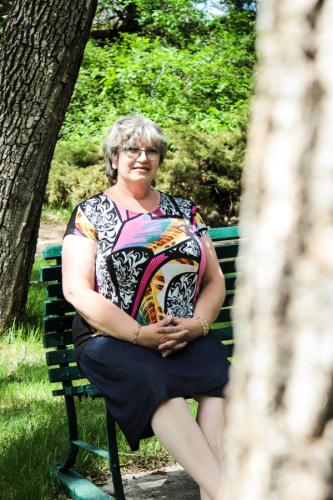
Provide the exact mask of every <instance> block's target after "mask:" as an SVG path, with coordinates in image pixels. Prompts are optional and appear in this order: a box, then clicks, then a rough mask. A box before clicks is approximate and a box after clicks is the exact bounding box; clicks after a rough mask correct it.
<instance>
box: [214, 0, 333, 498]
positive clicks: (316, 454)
mask: <svg viewBox="0 0 333 500" xmlns="http://www.w3.org/2000/svg"><path fill="white" fill-rule="evenodd" d="M332 20H333V2H332V0H323V1H321V2H317V1H316V0H310V1H306V0H304V1H298V2H297V3H290V2H280V1H279V0H274V1H270V2H264V3H263V5H262V11H261V13H260V16H259V24H258V26H259V35H260V36H259V40H258V47H259V48H260V54H261V63H260V67H259V76H258V84H257V97H256V99H255V104H254V108H253V119H252V125H251V129H250V140H249V152H248V161H247V166H246V170H245V191H244V197H243V200H242V209H241V223H242V228H243V232H244V234H245V236H246V241H245V242H244V245H243V248H242V251H241V257H245V258H244V259H243V260H240V261H239V268H240V270H241V272H242V273H243V277H242V279H241V281H240V283H239V295H238V298H239V300H238V304H237V306H238V308H237V313H236V315H237V316H236V317H237V325H238V327H237V333H238V344H237V349H236V358H237V361H236V362H235V364H234V367H233V373H232V375H233V376H232V379H231V386H230V400H229V405H228V407H227V427H226V429H225V436H224V444H223V446H224V448H225V450H226V454H225V465H226V480H227V482H226V484H225V485H224V495H223V498H225V499H228V500H229V499H237V500H243V499H244V500H245V499H246V500H249V499H255V500H272V499H277V498H278V499H283V500H295V499H302V500H328V499H332V491H333V474H332V464H333V446H332V443H333V432H332V431H333V386H332V381H333V349H332V326H331V325H332V322H333V293H332V283H333V231H332V220H333V150H332V144H331V142H332V141H331V131H332V127H333V112H332V111H333V107H332V102H333V85H332V82H333V72H332V65H331V64H329V61H331V60H332V56H333V34H332V28H331V26H332Z"/></svg>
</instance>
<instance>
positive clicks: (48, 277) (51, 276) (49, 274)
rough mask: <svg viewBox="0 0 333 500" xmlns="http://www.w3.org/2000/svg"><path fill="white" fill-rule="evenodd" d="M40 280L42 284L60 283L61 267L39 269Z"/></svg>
mask: <svg viewBox="0 0 333 500" xmlns="http://www.w3.org/2000/svg"><path fill="white" fill-rule="evenodd" d="M40 280H41V282H42V283H45V282H47V281H61V265H60V264H59V265H56V266H49V267H42V268H41V269H40Z"/></svg>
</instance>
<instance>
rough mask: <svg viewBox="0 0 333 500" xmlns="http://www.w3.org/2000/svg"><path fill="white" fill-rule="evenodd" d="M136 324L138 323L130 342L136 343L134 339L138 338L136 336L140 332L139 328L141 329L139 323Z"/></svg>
mask: <svg viewBox="0 0 333 500" xmlns="http://www.w3.org/2000/svg"><path fill="white" fill-rule="evenodd" d="M137 325H138V328H137V330H136V332H135V333H134V336H133V340H132V344H136V341H137V340H138V336H139V333H140V330H141V325H140V323H138V324H137Z"/></svg>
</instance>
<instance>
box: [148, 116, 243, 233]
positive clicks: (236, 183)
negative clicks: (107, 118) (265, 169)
mask: <svg viewBox="0 0 333 500" xmlns="http://www.w3.org/2000/svg"><path fill="white" fill-rule="evenodd" d="M169 138H170V149H171V151H170V154H169V157H168V158H167V160H166V161H165V163H164V164H163V165H162V167H161V169H160V172H159V174H158V179H157V186H158V187H159V188H160V189H161V190H162V191H165V192H168V193H172V194H175V195H179V196H185V197H186V198H188V199H191V200H192V201H194V202H195V203H196V204H197V205H198V207H199V209H200V211H201V213H202V215H203V218H204V220H205V221H206V223H207V224H209V225H210V226H213V227H214V226H222V225H226V224H232V223H235V222H236V219H237V214H238V208H239V196H240V179H241V173H242V164H243V159H244V152H245V141H244V135H243V134H242V133H240V132H239V133H238V134H230V133H219V134H214V135H213V134H207V133H202V132H198V131H197V130H195V129H194V128H189V127H181V126H180V127H177V128H176V129H174V130H172V131H170V134H169Z"/></svg>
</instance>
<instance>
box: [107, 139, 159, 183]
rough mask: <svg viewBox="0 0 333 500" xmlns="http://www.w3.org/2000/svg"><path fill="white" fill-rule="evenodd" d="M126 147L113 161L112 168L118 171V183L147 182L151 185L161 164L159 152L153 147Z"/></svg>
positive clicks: (138, 145) (142, 145) (143, 145)
mask: <svg viewBox="0 0 333 500" xmlns="http://www.w3.org/2000/svg"><path fill="white" fill-rule="evenodd" d="M132 146H133V145H132V144H131V145H130V146H128V145H124V146H123V147H122V148H121V149H120V150H119V152H118V155H117V157H116V158H115V159H114V160H113V162H112V166H113V168H115V169H117V171H118V174H117V182H119V180H121V181H124V182H134V181H142V180H145V181H147V182H149V183H151V182H152V181H153V180H154V179H155V176H156V172H157V169H158V167H159V164H160V155H159V152H158V151H157V150H156V149H155V148H154V147H153V146H151V145H145V144H135V146H133V147H132Z"/></svg>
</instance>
